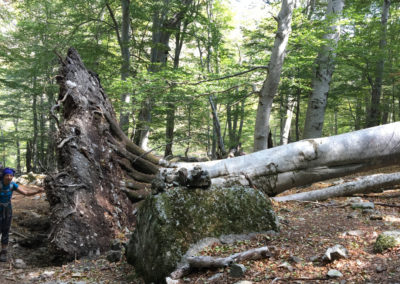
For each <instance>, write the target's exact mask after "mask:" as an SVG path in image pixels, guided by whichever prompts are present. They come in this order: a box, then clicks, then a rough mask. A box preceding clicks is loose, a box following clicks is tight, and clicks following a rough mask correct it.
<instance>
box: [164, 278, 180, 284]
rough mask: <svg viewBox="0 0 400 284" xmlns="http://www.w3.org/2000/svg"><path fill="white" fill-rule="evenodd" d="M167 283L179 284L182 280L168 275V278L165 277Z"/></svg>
mask: <svg viewBox="0 0 400 284" xmlns="http://www.w3.org/2000/svg"><path fill="white" fill-rule="evenodd" d="M165 283H167V284H179V283H180V281H179V280H175V279H172V278H170V277H167V278H165Z"/></svg>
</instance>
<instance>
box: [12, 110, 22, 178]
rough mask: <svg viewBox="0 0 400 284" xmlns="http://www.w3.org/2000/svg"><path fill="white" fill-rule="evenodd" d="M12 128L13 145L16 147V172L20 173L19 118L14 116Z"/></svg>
mask: <svg viewBox="0 0 400 284" xmlns="http://www.w3.org/2000/svg"><path fill="white" fill-rule="evenodd" d="M13 122H14V128H15V146H16V148H17V172H18V173H21V143H20V139H19V135H20V134H19V132H18V123H19V118H18V117H17V118H14V120H13Z"/></svg>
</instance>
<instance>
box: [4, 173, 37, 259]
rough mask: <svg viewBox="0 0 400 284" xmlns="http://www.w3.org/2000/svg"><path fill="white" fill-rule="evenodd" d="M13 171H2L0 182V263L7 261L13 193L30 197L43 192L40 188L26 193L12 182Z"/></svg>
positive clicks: (20, 186) (24, 189) (23, 188)
mask: <svg viewBox="0 0 400 284" xmlns="http://www.w3.org/2000/svg"><path fill="white" fill-rule="evenodd" d="M14 174H15V172H14V170H13V169H11V168H5V169H3V172H2V175H1V182H0V187H1V188H0V233H1V252H0V261H1V262H6V261H7V246H8V234H9V232H10V227H11V220H12V206H11V197H12V195H13V192H14V191H16V192H19V193H21V194H23V195H26V196H30V195H35V194H37V193H39V192H43V191H44V190H43V189H42V188H40V189H37V190H36V191H35V192H31V191H28V190H27V188H26V187H25V186H23V185H18V184H16V183H15V182H13V181H12V180H13V178H14Z"/></svg>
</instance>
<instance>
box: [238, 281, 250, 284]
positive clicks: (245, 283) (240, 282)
mask: <svg viewBox="0 0 400 284" xmlns="http://www.w3.org/2000/svg"><path fill="white" fill-rule="evenodd" d="M235 284H253V282H251V281H247V280H241V281H239V282H236V283H235Z"/></svg>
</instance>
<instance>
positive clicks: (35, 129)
mask: <svg viewBox="0 0 400 284" xmlns="http://www.w3.org/2000/svg"><path fill="white" fill-rule="evenodd" d="M32 85H33V94H32V96H33V97H32V113H33V120H32V124H33V138H32V148H31V150H32V160H33V168H32V170H33V171H34V172H36V171H37V164H38V154H37V142H38V134H39V130H38V129H39V127H38V115H37V94H36V76H34V77H33V84H32Z"/></svg>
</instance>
